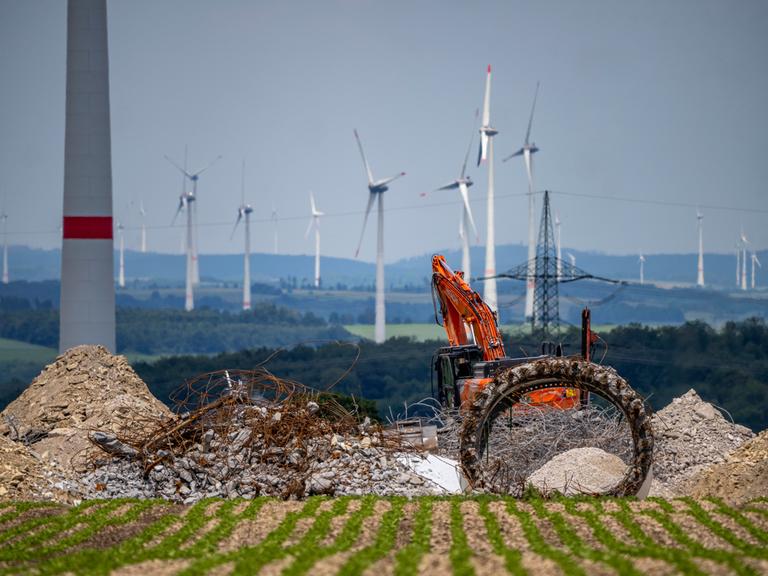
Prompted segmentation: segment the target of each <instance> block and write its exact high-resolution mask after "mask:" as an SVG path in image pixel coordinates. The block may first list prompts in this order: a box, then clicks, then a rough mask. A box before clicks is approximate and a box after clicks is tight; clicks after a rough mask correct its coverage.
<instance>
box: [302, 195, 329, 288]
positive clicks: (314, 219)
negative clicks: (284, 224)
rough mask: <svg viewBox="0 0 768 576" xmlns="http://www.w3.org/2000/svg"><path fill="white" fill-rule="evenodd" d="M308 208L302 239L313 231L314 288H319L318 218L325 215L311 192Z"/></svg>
mask: <svg viewBox="0 0 768 576" xmlns="http://www.w3.org/2000/svg"><path fill="white" fill-rule="evenodd" d="M309 206H310V209H311V216H310V219H309V226H307V231H306V232H305V233H304V238H307V237H308V236H309V233H310V232H311V231H312V228H314V229H315V288H320V217H321V216H325V213H324V212H320V210H318V209H317V205H316V204H315V195H314V194H313V193H312V192H310V193H309Z"/></svg>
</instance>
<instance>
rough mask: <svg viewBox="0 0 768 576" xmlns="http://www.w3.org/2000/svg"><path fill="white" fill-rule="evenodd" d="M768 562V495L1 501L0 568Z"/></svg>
mask: <svg viewBox="0 0 768 576" xmlns="http://www.w3.org/2000/svg"><path fill="white" fill-rule="evenodd" d="M127 565H134V566H135V568H137V569H138V570H140V571H143V572H144V573H146V574H150V573H152V572H155V571H162V572H163V573H179V574H207V573H210V572H212V571H214V570H215V571H216V572H217V573H233V574H255V573H258V572H260V571H265V572H269V573H282V574H288V575H299V574H309V573H311V574H335V573H338V574H346V575H353V574H364V573H368V574H377V576H378V575H379V574H415V573H451V572H452V573H454V574H462V575H463V574H496V573H500V572H504V571H507V572H509V573H512V574H526V573H539V574H549V573H552V574H558V573H562V574H566V575H582V574H584V575H586V574H593V573H603V574H609V573H618V574H638V575H640V574H648V573H683V574H708V573H735V574H744V575H748V574H765V573H768V500H757V501H754V502H752V503H750V504H749V505H747V506H744V507H741V508H734V507H730V506H727V505H725V504H724V503H722V502H720V501H717V500H703V501H695V500H692V499H676V500H669V501H667V500H663V499H650V500H647V501H644V502H638V501H632V500H620V499H607V498H603V499H588V498H580V499H556V500H540V499H529V500H522V501H521V500H515V499H511V498H498V497H473V498H463V497H452V498H418V499H414V500H407V499H404V498H377V497H373V496H367V497H360V498H357V497H343V498H333V499H331V498H325V497H315V498H310V499H308V500H306V501H304V502H282V501H279V500H274V499H270V498H257V499H255V500H249V501H246V500H219V499H214V500H204V501H201V502H199V503H198V504H196V505H194V506H191V507H182V506H177V505H172V504H169V503H167V502H164V501H159V500H151V501H147V500H144V501H136V500H110V501H104V500H102V501H87V502H84V503H82V504H80V505H79V506H75V507H64V506H59V505H54V504H48V503H39V502H38V503H35V502H15V503H9V502H6V503H0V574H18V573H36V574H59V573H75V574H108V573H110V572H112V571H114V570H117V569H119V568H121V567H123V566H127Z"/></svg>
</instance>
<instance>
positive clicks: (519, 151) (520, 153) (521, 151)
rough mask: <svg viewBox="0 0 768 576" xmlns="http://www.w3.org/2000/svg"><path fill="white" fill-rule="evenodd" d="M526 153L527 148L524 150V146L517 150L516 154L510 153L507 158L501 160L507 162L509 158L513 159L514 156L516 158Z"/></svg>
mask: <svg viewBox="0 0 768 576" xmlns="http://www.w3.org/2000/svg"><path fill="white" fill-rule="evenodd" d="M524 153H525V150H524V149H523V148H520V150H518V151H517V152H515V153H514V154H510V155H509V156H507V157H506V158H502V160H501V161H502V162H506V161H507V160H511V159H512V158H515V157H517V156H522V155H523V154H524Z"/></svg>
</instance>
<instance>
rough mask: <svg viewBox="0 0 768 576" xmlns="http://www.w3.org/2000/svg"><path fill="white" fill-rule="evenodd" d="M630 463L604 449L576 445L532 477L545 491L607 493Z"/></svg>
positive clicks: (531, 481)
mask: <svg viewBox="0 0 768 576" xmlns="http://www.w3.org/2000/svg"><path fill="white" fill-rule="evenodd" d="M626 471H627V465H626V464H625V463H624V462H623V461H622V460H621V458H619V457H618V456H615V455H613V454H609V453H608V452H605V451H604V450H601V449H600V448H574V449H573V450H568V451H567V452H563V453H562V454H558V455H557V456H555V457H554V458H552V459H551V460H550V461H549V462H547V463H546V464H544V466H542V467H541V468H539V469H538V470H536V471H535V472H534V473H533V474H531V475H530V477H529V478H528V484H530V485H533V486H534V487H535V488H537V489H538V490H541V491H542V492H551V491H557V492H560V493H561V494H565V495H566V496H572V495H576V494H590V493H596V492H603V491H605V490H607V489H608V488H611V487H613V486H615V485H616V484H618V483H619V482H620V481H621V479H622V478H623V477H624V474H626Z"/></svg>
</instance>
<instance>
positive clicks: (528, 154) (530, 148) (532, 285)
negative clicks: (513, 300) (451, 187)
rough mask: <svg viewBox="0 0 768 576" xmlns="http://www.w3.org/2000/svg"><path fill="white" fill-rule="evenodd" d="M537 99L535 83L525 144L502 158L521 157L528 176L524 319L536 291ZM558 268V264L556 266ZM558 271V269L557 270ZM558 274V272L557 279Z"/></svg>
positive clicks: (529, 313) (537, 89)
mask: <svg viewBox="0 0 768 576" xmlns="http://www.w3.org/2000/svg"><path fill="white" fill-rule="evenodd" d="M538 97H539V83H538V82H537V83H536V92H535V93H534V95H533V105H532V106H531V115H530V116H529V118H528V130H527V131H526V133H525V142H524V143H523V147H522V148H520V149H519V150H518V151H517V152H515V153H514V154H510V155H509V156H507V157H506V158H504V160H503V162H506V161H507V160H509V159H510V158H514V157H516V156H522V157H523V161H524V162H525V172H526V174H527V175H528V279H527V282H526V283H525V318H526V320H528V319H530V318H531V317H532V316H533V295H534V290H535V289H536V280H535V278H534V275H535V274H536V231H535V208H536V207H535V200H534V197H533V154H534V153H536V152H538V151H539V149H538V147H537V146H536V143H534V142H531V127H532V126H533V114H534V112H535V111H536V100H537V99H538ZM558 266H559V264H558ZM558 269H559V268H558ZM559 277H560V273H559V272H558V278H559Z"/></svg>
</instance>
